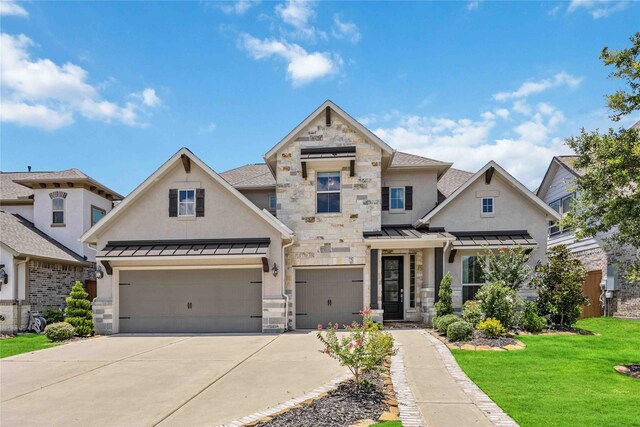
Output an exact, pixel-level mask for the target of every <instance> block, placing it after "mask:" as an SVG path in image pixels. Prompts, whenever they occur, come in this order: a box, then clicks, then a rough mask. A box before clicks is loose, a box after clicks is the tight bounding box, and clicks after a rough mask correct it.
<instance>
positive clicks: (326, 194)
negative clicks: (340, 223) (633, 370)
mask: <svg viewBox="0 0 640 427" xmlns="http://www.w3.org/2000/svg"><path fill="white" fill-rule="evenodd" d="M316 212H317V213H338V212H340V172H318V173H317V176H316Z"/></svg>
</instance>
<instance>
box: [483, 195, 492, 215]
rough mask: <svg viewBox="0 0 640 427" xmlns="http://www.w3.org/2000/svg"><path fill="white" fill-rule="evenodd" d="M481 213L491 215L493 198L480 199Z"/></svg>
mask: <svg viewBox="0 0 640 427" xmlns="http://www.w3.org/2000/svg"><path fill="white" fill-rule="evenodd" d="M482 213H483V214H484V215H491V214H493V197H483V198H482Z"/></svg>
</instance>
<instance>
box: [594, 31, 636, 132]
mask: <svg viewBox="0 0 640 427" xmlns="http://www.w3.org/2000/svg"><path fill="white" fill-rule="evenodd" d="M629 40H630V41H631V43H632V46H631V47H630V48H627V49H622V50H614V49H609V48H608V47H605V48H603V49H602V53H601V54H600V59H602V61H603V62H604V65H606V66H608V67H609V66H613V67H614V70H613V71H612V72H611V73H610V74H609V76H610V77H612V78H614V79H623V80H624V81H625V82H626V83H627V85H628V86H629V90H628V91H624V90H618V91H616V92H615V93H614V94H612V95H607V101H608V105H609V108H611V110H612V111H613V115H612V116H611V119H613V120H615V121H618V120H620V119H621V118H622V117H624V116H625V115H627V114H629V113H631V112H633V111H637V110H640V32H638V33H635V34H634V35H633V36H631V37H629Z"/></svg>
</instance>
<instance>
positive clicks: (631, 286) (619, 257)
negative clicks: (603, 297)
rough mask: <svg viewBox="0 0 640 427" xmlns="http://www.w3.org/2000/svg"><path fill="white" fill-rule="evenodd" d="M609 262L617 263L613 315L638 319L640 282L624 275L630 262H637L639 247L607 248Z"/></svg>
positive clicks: (639, 317) (639, 311) (639, 315)
mask: <svg viewBox="0 0 640 427" xmlns="http://www.w3.org/2000/svg"><path fill="white" fill-rule="evenodd" d="M607 255H608V257H609V263H610V264H615V265H618V268H619V275H618V280H619V283H620V287H619V288H618V290H617V291H615V292H614V307H613V315H614V316H616V317H629V318H633V319H640V283H633V282H631V281H630V280H628V279H627V278H626V277H625V273H626V270H627V269H628V268H629V267H630V265H631V263H634V262H638V261H639V260H638V258H637V257H638V256H640V249H637V248H633V247H631V246H617V247H615V248H607Z"/></svg>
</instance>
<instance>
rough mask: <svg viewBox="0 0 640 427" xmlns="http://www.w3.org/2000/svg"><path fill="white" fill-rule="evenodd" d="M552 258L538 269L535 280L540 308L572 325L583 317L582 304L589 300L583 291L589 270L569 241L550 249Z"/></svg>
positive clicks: (563, 324)
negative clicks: (566, 244) (583, 264)
mask: <svg viewBox="0 0 640 427" xmlns="http://www.w3.org/2000/svg"><path fill="white" fill-rule="evenodd" d="M547 256H548V258H549V262H548V263H547V264H545V265H541V266H539V267H538V268H537V269H536V274H535V276H534V277H533V280H532V284H533V286H534V287H535V288H536V289H537V290H538V301H537V302H538V312H539V313H540V314H542V315H549V316H550V319H551V323H553V324H554V325H557V326H559V327H570V326H571V325H573V324H574V323H575V322H576V320H578V318H579V317H580V306H581V305H586V304H588V303H589V300H588V299H587V297H585V296H584V294H583V293H582V282H583V281H584V278H585V276H586V272H585V269H584V267H583V266H582V263H581V262H580V261H579V260H577V259H575V258H573V257H572V256H571V251H570V250H569V249H567V247H566V246H565V245H559V246H555V247H553V248H551V249H549V251H548V252H547Z"/></svg>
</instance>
